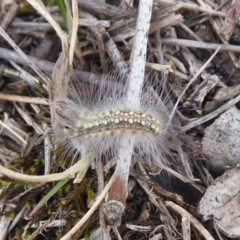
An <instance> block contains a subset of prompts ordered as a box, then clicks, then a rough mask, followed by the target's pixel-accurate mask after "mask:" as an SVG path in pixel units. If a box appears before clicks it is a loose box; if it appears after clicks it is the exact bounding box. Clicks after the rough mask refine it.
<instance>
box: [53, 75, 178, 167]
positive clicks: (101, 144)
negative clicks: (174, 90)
mask: <svg viewBox="0 0 240 240" xmlns="http://www.w3.org/2000/svg"><path fill="white" fill-rule="evenodd" d="M166 77H167V76H165V77H164V79H162V83H161V81H160V80H151V81H150V83H149V79H150V78H151V75H150V74H149V76H148V78H146V79H145V84H144V86H143V93H142V98H141V104H140V107H138V108H129V107H128V106H126V97H127V96H126V91H127V89H128V81H126V80H124V79H122V78H120V81H117V82H114V81H112V80H109V81H108V83H109V84H108V85H106V79H104V84H103V85H101V84H100V85H99V86H96V85H94V84H90V85H89V84H84V83H81V82H79V81H74V84H72V85H71V86H70V87H69V88H68V98H66V99H61V98H59V99H58V98H57V97H56V98H55V102H54V104H56V111H57V113H58V122H59V123H60V128H59V129H58V135H60V136H61V138H65V139H66V146H65V148H66V149H68V151H69V152H71V151H72V150H73V149H77V150H78V152H80V153H81V154H82V155H84V154H85V152H88V151H94V152H95V153H96V154H97V155H98V156H101V155H104V154H105V155H106V154H107V155H109V153H110V155H111V156H112V157H113V156H117V155H118V150H119V143H120V141H121V140H122V139H124V141H127V139H134V155H135V156H136V157H140V158H141V159H144V161H145V162H146V163H147V164H149V165H150V166H151V167H161V166H162V164H167V165H169V160H170V159H171V158H172V154H171V148H174V146H173V141H175V140H176V138H174V137H173V134H174V132H176V129H174V126H173V125H172V124H170V125H169V115H170V113H169V111H170V110H169V109H168V107H169V106H170V105H171V99H170V97H169V93H164V92H163V90H162V88H163V85H164V84H165V81H166ZM111 79H112V78H111ZM121 82H125V84H120V83H121ZM120 87H121V89H120ZM175 144H179V142H178V143H177V142H175ZM175 147H176V149H177V145H176V146H175Z"/></svg>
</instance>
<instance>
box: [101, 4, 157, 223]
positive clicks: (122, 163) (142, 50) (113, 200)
mask: <svg viewBox="0 0 240 240" xmlns="http://www.w3.org/2000/svg"><path fill="white" fill-rule="evenodd" d="M151 14H152V0H140V3H139V10H138V19H137V26H136V33H135V38H134V44H133V50H132V54H131V59H130V62H131V65H130V74H129V79H128V82H129V85H128V90H127V102H126V107H127V108H129V109H136V110H137V109H140V105H141V103H140V102H141V93H142V86H143V81H144V73H145V63H146V53H147V41H148V30H149V27H150V20H151ZM133 146H134V139H132V138H130V139H128V138H127V139H124V138H123V139H122V141H121V143H120V148H119V156H118V160H117V167H116V170H115V175H114V180H113V185H112V188H111V189H110V193H109V198H108V200H109V201H108V202H107V203H106V204H105V208H104V213H105V217H106V220H107V222H108V224H109V225H112V226H119V225H120V223H121V216H122V213H123V211H124V208H125V201H126V196H127V183H128V177H129V169H130V166H131V158H132V152H133Z"/></svg>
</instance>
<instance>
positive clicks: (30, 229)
mask: <svg viewBox="0 0 240 240" xmlns="http://www.w3.org/2000/svg"><path fill="white" fill-rule="evenodd" d="M29 2H31V4H33V7H35V8H37V9H38V11H35V10H34V9H33V8H32V7H31V5H29V4H28V3H27V2H26V1H19V2H18V1H16V2H15V1H9V2H5V3H4V4H2V7H1V12H0V13H1V19H2V20H1V36H2V37H4V36H5V37H4V38H5V39H6V40H7V42H6V41H5V40H3V38H1V47H0V53H1V54H0V58H1V59H2V61H1V75H2V79H1V86H0V87H1V93H0V99H1V102H0V110H1V116H2V117H1V135H0V141H1V150H0V151H1V153H0V159H1V165H2V166H5V167H7V168H8V170H10V172H9V174H8V175H7V172H4V171H3V170H1V173H2V177H1V194H0V203H1V210H2V211H1V212H2V215H1V218H0V229H1V235H2V236H1V237H0V239H42V238H45V239H64V236H66V234H68V233H69V232H70V231H71V229H73V228H74V226H75V225H76V223H79V220H80V223H81V226H80V227H79V228H78V229H77V230H76V231H75V232H74V234H73V235H72V239H81V238H84V237H90V239H99V238H102V239H110V238H111V239H121V238H123V239H190V238H191V239H199V235H202V236H203V237H204V238H205V239H227V238H226V237H229V238H234V237H239V235H240V232H239V227H238V225H239V224H238V215H239V214H238V202H239V201H238V192H239V187H238V182H239V181H238V180H237V177H238V175H239V174H238V155H237V154H238V149H239V147H238V145H239V140H238V138H239V136H238V135H239V134H238V127H237V126H238V124H239V121H238V114H239V113H238V104H237V103H238V102H239V100H240V99H239V89H240V88H239V66H240V65H239V61H238V52H239V51H240V48H239V46H238V45H239V26H238V17H239V7H240V1H239V0H235V1H234V0H233V1H232V2H231V1H229V2H224V1H220V0H219V1H217V0H216V1H207V0H206V1H200V0H196V1H171V0H155V1H153V10H152V19H151V25H150V30H149V34H148V45H147V50H148V51H147V58H146V72H147V75H149V76H151V77H150V79H151V78H154V77H156V76H157V79H159V81H160V80H162V81H163V79H165V80H166V79H167V81H166V82H165V84H161V85H157V84H155V83H154V84H155V85H153V87H152V86H151V85H149V86H150V88H152V90H151V91H152V92H151V91H150V92H147V93H148V94H146V95H145V96H144V97H145V98H149V100H151V98H152V95H154V94H155V93H157V94H159V92H158V91H156V89H157V88H158V87H159V86H161V88H163V87H164V88H165V92H164V93H165V94H166V92H167V93H169V94H170V95H171V99H172V102H173V105H169V106H168V108H170V109H173V106H174V104H175V103H176V102H177V100H179V104H178V108H177V110H176V113H175V114H174V119H177V121H179V122H180V126H181V129H179V130H178V132H177V135H176V137H179V135H180V136H183V138H182V141H183V142H184V145H183V146H182V148H178V149H177V147H176V146H179V145H176V144H175V145H174V143H176V140H175V139H174V138H175V137H173V135H170V138H172V139H171V141H172V144H173V145H172V146H168V147H169V149H170V151H171V156H173V157H172V162H171V163H170V164H169V165H168V166H161V171H157V172H156V169H155V168H154V167H153V166H149V165H147V164H146V163H145V162H144V161H141V160H142V159H141V158H144V156H142V155H140V156H141V158H140V159H139V155H136V156H137V157H135V156H134V155H133V157H132V160H131V161H132V167H131V170H130V178H129V183H128V194H127V195H128V197H127V200H126V206H125V210H124V213H123V216H122V219H121V224H120V226H111V227H109V226H107V224H108V223H107V222H106V221H105V220H106V216H105V215H104V202H105V201H104V202H103V203H101V201H102V199H103V198H104V195H105V194H106V193H107V192H108V190H109V188H110V183H111V181H109V179H110V178H111V176H112V174H113V172H114V169H115V167H114V166H115V165H116V162H117V161H116V159H114V157H113V158H112V160H110V161H108V162H106V159H102V161H96V162H95V164H92V169H89V170H88V171H87V172H86V169H87V167H85V168H84V167H83V169H82V171H83V172H81V173H79V174H78V177H77V178H76V179H75V180H74V182H75V183H73V178H72V177H75V173H76V172H78V171H79V170H80V169H75V171H72V172H71V174H69V173H68V168H70V167H71V166H72V165H73V164H74V162H73V159H80V157H81V156H79V155H78V152H73V151H68V150H69V149H64V148H62V145H64V144H65V143H64V139H61V137H60V136H58V140H57V141H56V140H55V139H54V136H55V135H53V134H52V130H51V129H53V130H54V129H58V128H59V126H58V119H57V118H58V117H59V115H57V114H56V113H57V111H59V110H58V109H57V108H54V107H55V106H54V105H51V108H50V109H49V107H48V105H49V103H51V101H53V99H54V97H56V96H58V97H59V94H61V98H62V99H64V98H66V96H67V95H68V91H67V90H66V89H68V85H69V84H70V85H71V84H77V83H76V80H77V79H78V81H80V82H81V84H83V86H84V88H81V89H80V88H79V92H78V94H84V95H86V94H91V92H92V93H93V92H94V91H95V92H96V89H97V88H99V86H101V89H102V91H104V90H106V88H107V86H109V85H110V84H113V83H114V87H115V88H118V89H121V88H123V86H124V82H123V80H120V81H118V82H117V84H116V81H115V79H114V78H116V77H117V74H115V75H111V74H108V73H109V72H110V71H111V69H113V68H115V69H116V68H117V71H118V74H119V75H124V74H125V73H126V72H125V71H126V69H127V68H128V64H129V60H130V57H129V56H130V54H131V50H132V48H133V47H134V41H133V37H134V34H135V29H136V27H135V26H136V21H137V16H138V3H137V2H134V1H133V2H132V1H127V0H125V1H108V3H103V2H101V1H97V0H91V1H89V0H88V1H85V0H79V1H77V2H76V1H72V2H73V3H72V2H68V1H62V2H64V4H63V5H62V6H63V7H64V8H66V9H65V12H66V16H61V15H60V12H61V14H64V9H61V11H59V10H58V7H57V6H56V5H55V3H54V1H48V2H45V4H46V5H45V6H46V7H44V5H43V3H42V2H41V1H29ZM66 3H67V4H66ZM72 4H73V5H74V4H75V5H74V6H75V8H73V10H72ZM76 4H78V10H79V17H76V16H77V15H76ZM140 4H141V1H140ZM41 15H43V16H44V18H43V17H42V16H41ZM45 18H47V21H46V20H45ZM64 21H65V22H64ZM66 21H68V22H66ZM64 23H65V25H64ZM65 26H67V27H65ZM53 29H54V30H55V31H56V32H57V35H56V34H55V31H53ZM4 31H6V33H7V35H6V34H5V35H4ZM76 32H77V39H75V38H74V36H76ZM68 33H69V34H68ZM8 36H10V40H9V37H8ZM11 40H12V41H13V43H11V42H10V41H11ZM106 40H107V41H106ZM74 41H76V44H75V42H74ZM9 44H10V45H12V47H13V49H14V50H16V52H15V51H13V49H12V48H11V47H10V46H9ZM14 44H16V46H18V48H17V47H16V46H14ZM75 45H76V47H74V46H75ZM219 47H220V50H219V51H218V52H217V55H216V56H215V57H214V58H213V59H212V60H211V61H210V63H209V64H208V65H207V66H206V67H205V68H204V69H202V70H201V71H199V70H200V69H201V67H202V66H203V65H204V64H205V63H206V62H207V61H208V59H209V58H210V57H211V56H212V55H213V53H214V50H217V49H218V48H219ZM21 50H22V51H23V52H24V54H25V55H24V54H22V53H21ZM106 52H107V54H106ZM19 54H20V55H19ZM73 55H74V58H73ZM25 56H27V58H26V57H25ZM110 59H111V60H110ZM55 62H57V63H56V64H55ZM72 62H73V67H72ZM29 66H30V67H31V69H30V68H29ZM35 66H36V67H35ZM34 69H35V70H34ZM34 72H35V73H34ZM198 72H199V75H198V77H196V78H194V76H197V75H196V73H198ZM52 73H53V74H52ZM71 78H72V79H73V80H74V82H72V81H73V80H72V79H71ZM50 79H52V80H50ZM54 79H55V81H53V80H54ZM120 79H121V78H120ZM121 81H122V82H121ZM190 81H191V84H189V82H190ZM112 82H113V83H112ZM104 86H105V89H104ZM186 86H189V87H188V88H187V89H186ZM64 89H65V90H66V91H64ZM82 89H84V91H85V93H84V92H81V91H82ZM184 89H186V91H185V92H184V94H182V93H183V91H184ZM164 93H163V94H164ZM181 95H182V96H181ZM90 97H94V96H89V99H90ZM157 97H159V95H158V96H157ZM62 104H63V103H62ZM63 105H64V104H63ZM219 115H220V117H219ZM129 121H130V120H129ZM63 149H64V150H63ZM138 151H141V149H139V150H138ZM185 155H186V157H184V156H185ZM180 156H183V159H187V161H188V163H189V164H190V165H191V171H192V173H193V178H189V175H187V174H186V172H185V173H184V171H182V170H181V166H180V165H179V163H180V162H179V160H180ZM229 156H230V157H229ZM232 156H233V157H234V158H232ZM98 157H99V156H98ZM109 157H111V156H109ZM89 160H90V159H89ZM98 160H100V159H98ZM220 160H221V161H220ZM80 165H81V164H80ZM74 166H75V165H74ZM86 166H88V164H87V165H86ZM229 168H231V169H230V170H228V169H229ZM71 169H74V167H73V168H71ZM106 169H108V170H106ZM17 172H18V174H19V173H23V174H25V175H26V176H27V177H29V175H30V177H29V179H31V175H32V176H34V177H33V178H32V179H34V178H35V177H36V179H37V180H36V182H33V181H30V180H27V178H26V179H24V176H25V175H21V174H19V175H18V174H16V173H17ZM64 172H65V173H67V174H68V175H67V178H70V181H67V180H66V179H67V178H66V175H61V174H62V173H64ZM51 174H60V178H59V179H58V181H59V180H60V179H61V176H63V178H62V179H65V180H63V181H65V182H64V183H65V185H64V186H63V184H61V182H57V180H56V179H53V180H52V181H53V183H51V182H50V183H49V181H51V176H53V175H51ZM36 175H37V176H39V178H38V177H37V176H36ZM42 177H43V178H42ZM48 177H49V179H50V180H49V181H47V180H46V179H48ZM214 179H216V180H214ZM46 182H48V183H46ZM107 182H108V185H107V186H108V187H105V188H104V186H105V185H106V184H107ZM131 182H133V183H134V184H133V187H132V188H130V185H131V184H130V183H131ZM58 185H60V186H61V188H59V189H54V187H55V186H58ZM103 189H104V190H103ZM110 191H111V190H110ZM50 192H54V194H52V195H51V197H49V195H48V194H49V193H50ZM103 192H104V194H103ZM97 195H98V196H99V197H98V198H96V196H97ZM46 196H47V197H46ZM45 198H47V200H46V201H45V200H44V199H45ZM95 198H96V199H97V200H96V199H95ZM42 200H43V201H42ZM44 201H45V202H44ZM199 202H200V203H199ZM39 203H41V205H40V207H39ZM100 203H101V204H100ZM99 204H100V206H99ZM36 206H37V208H36ZM93 206H94V207H93ZM34 209H35V210H34ZM89 209H90V210H91V211H92V212H91V214H90V213H89V211H90V210H89ZM96 209H98V211H96V212H94V211H95V210H96ZM176 219H177V220H176ZM205 220H210V221H208V222H204V221H205ZM77 226H79V225H77ZM212 226H214V227H213V228H212ZM43 236H44V237H43ZM65 239H67V238H65Z"/></svg>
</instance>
